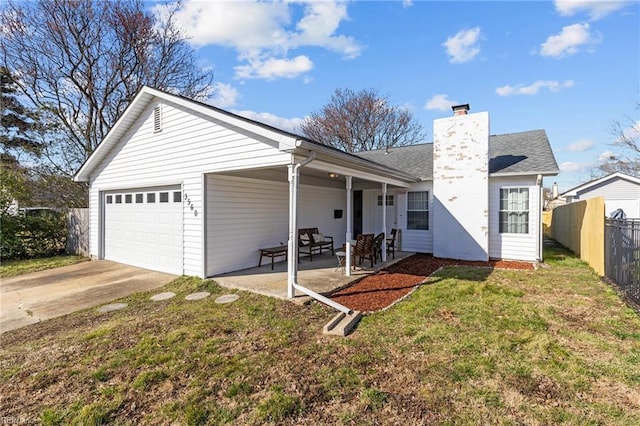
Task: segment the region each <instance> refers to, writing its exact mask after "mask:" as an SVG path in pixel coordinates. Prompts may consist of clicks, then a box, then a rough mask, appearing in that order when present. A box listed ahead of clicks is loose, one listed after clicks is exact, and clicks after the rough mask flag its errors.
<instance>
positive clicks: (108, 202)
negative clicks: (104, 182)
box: [107, 195, 113, 204]
mask: <svg viewBox="0 0 640 426" xmlns="http://www.w3.org/2000/svg"><path fill="white" fill-rule="evenodd" d="M111 203H113V195H107V204H111Z"/></svg>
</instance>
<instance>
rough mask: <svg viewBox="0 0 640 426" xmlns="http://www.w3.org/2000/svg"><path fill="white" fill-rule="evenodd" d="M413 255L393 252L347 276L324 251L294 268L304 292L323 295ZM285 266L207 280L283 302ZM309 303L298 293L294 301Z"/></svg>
mask: <svg viewBox="0 0 640 426" xmlns="http://www.w3.org/2000/svg"><path fill="white" fill-rule="evenodd" d="M412 254H414V253H411V252H400V251H396V253H395V259H393V258H391V256H390V257H389V258H388V259H387V261H385V262H381V261H378V262H377V263H376V264H374V265H373V268H371V267H370V263H369V262H368V261H365V262H363V264H362V265H356V269H355V270H353V269H352V270H351V276H348V275H346V274H345V273H344V272H343V270H342V269H341V268H340V266H339V265H338V259H337V258H336V256H332V255H331V252H330V251H324V252H323V253H322V255H316V256H314V257H313V262H310V261H309V259H308V258H302V259H301V261H300V263H299V264H298V278H299V279H300V281H302V282H304V286H305V287H307V288H308V289H310V290H312V291H314V292H316V293H319V294H323V295H328V294H331V293H332V292H334V291H336V290H338V289H340V288H343V287H345V286H347V285H348V284H350V283H352V282H354V281H357V280H359V279H361V278H363V277H366V276H367V275H371V274H374V273H376V272H377V271H380V270H381V269H384V268H386V267H387V266H389V265H392V264H393V263H395V262H397V261H399V260H402V259H404V258H406V257H408V256H411V255H412ZM287 266H288V265H287V262H285V261H284V260H283V261H280V262H277V263H275V265H274V269H273V271H272V270H271V263H270V262H267V263H266V264H263V265H262V266H261V267H257V266H256V267H253V268H248V269H243V270H240V271H235V272H229V273H226V274H221V275H217V276H213V277H211V279H213V280H214V281H216V282H217V283H218V284H220V285H221V286H223V287H227V288H234V289H238V290H244V291H249V292H253V293H258V294H262V295H265V296H270V297H276V298H278V299H287V298H288V297H287V278H288V269H287ZM308 299H309V297H308V296H305V295H304V294H302V293H297V295H296V297H295V298H294V299H293V300H294V301H301V302H305V301H307V300H308Z"/></svg>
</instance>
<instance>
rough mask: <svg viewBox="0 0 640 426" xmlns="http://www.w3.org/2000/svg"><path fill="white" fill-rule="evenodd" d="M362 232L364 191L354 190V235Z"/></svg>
mask: <svg viewBox="0 0 640 426" xmlns="http://www.w3.org/2000/svg"><path fill="white" fill-rule="evenodd" d="M358 234H362V191H353V237H354V238H355V237H356V236H357V235H358Z"/></svg>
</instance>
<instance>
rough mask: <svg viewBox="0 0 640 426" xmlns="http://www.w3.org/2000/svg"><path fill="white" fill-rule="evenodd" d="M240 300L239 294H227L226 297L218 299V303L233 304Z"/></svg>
mask: <svg viewBox="0 0 640 426" xmlns="http://www.w3.org/2000/svg"><path fill="white" fill-rule="evenodd" d="M239 298H240V296H238V295H237V294H225V295H224V296H220V297H218V298H217V299H216V303H220V304H223V303H231V302H235V301H236V300H238V299H239Z"/></svg>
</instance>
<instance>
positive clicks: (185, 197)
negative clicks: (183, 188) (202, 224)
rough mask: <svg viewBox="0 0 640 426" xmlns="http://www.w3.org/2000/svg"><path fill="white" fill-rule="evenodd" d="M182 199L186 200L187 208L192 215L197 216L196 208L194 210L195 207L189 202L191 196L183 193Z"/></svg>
mask: <svg viewBox="0 0 640 426" xmlns="http://www.w3.org/2000/svg"><path fill="white" fill-rule="evenodd" d="M183 198H184V200H185V201H186V202H187V205H188V206H189V208H190V209H191V211H192V212H193V215H194V216H198V210H196V208H195V207H194V206H193V204H192V203H191V198H189V196H188V195H187V193H186V192H185V193H184V197H183Z"/></svg>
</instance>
